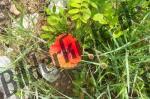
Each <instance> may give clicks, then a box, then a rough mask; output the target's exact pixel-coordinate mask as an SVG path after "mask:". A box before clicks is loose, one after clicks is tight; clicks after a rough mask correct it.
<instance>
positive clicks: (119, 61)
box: [0, 0, 150, 99]
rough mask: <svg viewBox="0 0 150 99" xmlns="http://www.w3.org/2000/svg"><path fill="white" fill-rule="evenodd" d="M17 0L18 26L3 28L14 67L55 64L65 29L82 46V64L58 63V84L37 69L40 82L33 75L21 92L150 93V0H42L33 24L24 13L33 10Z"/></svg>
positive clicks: (125, 97) (129, 97) (45, 98)
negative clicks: (53, 56)
mask: <svg viewBox="0 0 150 99" xmlns="http://www.w3.org/2000/svg"><path fill="white" fill-rule="evenodd" d="M17 1H19V0H17ZM17 1H15V0H14V1H13V3H14V4H16V5H17V8H18V9H19V11H20V12H21V14H20V15H19V16H17V17H14V16H13V15H9V17H10V20H12V22H11V24H14V23H13V21H15V22H16V23H15V26H12V25H7V27H6V28H3V32H2V33H0V48H1V49H0V51H1V50H2V51H3V54H2V55H7V56H9V57H10V58H11V59H12V64H13V66H14V68H16V67H18V66H24V67H25V68H26V69H27V68H33V69H32V70H33V73H36V72H35V71H36V68H37V67H38V65H39V64H40V63H42V64H44V65H46V66H47V68H51V67H53V66H54V64H52V60H51V59H50V53H49V50H50V49H49V48H50V46H51V45H52V44H53V43H54V42H55V40H56V38H57V37H58V36H59V35H62V34H70V35H72V36H73V37H75V38H76V39H77V40H78V42H79V43H80V46H81V47H82V55H81V56H82V60H81V61H80V63H78V64H77V67H75V68H72V69H64V68H57V69H58V70H59V74H60V77H59V78H58V80H57V81H55V82H53V83H50V82H48V81H46V80H45V79H44V78H42V77H40V76H39V75H40V74H35V76H36V77H37V78H38V79H37V80H36V81H32V79H29V84H28V85H26V83H25V86H24V87H25V88H19V90H18V91H17V93H16V95H17V96H18V97H19V99H22V98H23V99H24V98H25V97H27V98H29V99H34V98H35V99H50V98H52V99H55V98H56V99H59V98H60V99H61V98H65V99H66V98H67V99H68V98H69V99H134V98H135V99H136V98H137V99H149V98H150V29H149V27H150V1H149V0H66V1H64V2H61V4H62V5H63V6H58V5H57V4H56V3H57V2H59V0H58V1H57V0H45V1H44V2H42V3H41V2H40V4H39V5H37V6H40V7H39V8H38V9H40V10H38V11H37V12H38V15H39V16H40V17H39V18H38V19H37V21H38V22H37V23H36V24H34V18H31V19H32V22H31V23H32V25H31V26H29V27H27V28H26V27H25V26H24V16H26V15H27V14H29V13H33V12H28V10H29V11H30V10H31V9H28V10H27V8H26V6H24V5H23V4H22V3H19V4H17ZM31 1H32V0H31ZM34 2H36V1H34ZM49 4H50V5H52V6H51V7H49V6H47V5H49ZM41 8H42V11H41ZM33 9H35V8H33ZM35 12H36V11H35ZM35 17H36V16H35ZM16 24H17V25H16ZM29 25H30V24H29ZM8 48H12V49H13V52H9V51H6V49H8ZM62 67H63V66H62ZM18 71H19V70H17V69H16V72H18ZM28 76H30V74H28ZM16 78H17V75H16V76H15V78H14V79H15V80H16ZM29 78H30V77H29ZM20 79H21V78H20ZM16 81H17V82H18V83H19V80H16Z"/></svg>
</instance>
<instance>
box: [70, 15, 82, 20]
mask: <svg viewBox="0 0 150 99" xmlns="http://www.w3.org/2000/svg"><path fill="white" fill-rule="evenodd" d="M79 18H80V15H79V14H76V15H74V16H72V20H77V19H79Z"/></svg>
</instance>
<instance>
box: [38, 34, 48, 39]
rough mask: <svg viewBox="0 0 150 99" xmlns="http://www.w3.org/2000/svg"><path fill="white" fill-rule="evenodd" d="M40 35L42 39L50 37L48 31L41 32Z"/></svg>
mask: <svg viewBox="0 0 150 99" xmlns="http://www.w3.org/2000/svg"><path fill="white" fill-rule="evenodd" d="M40 37H41V38H42V39H48V38H50V34H49V33H46V34H41V35H40Z"/></svg>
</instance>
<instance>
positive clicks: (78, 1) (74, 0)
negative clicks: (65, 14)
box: [70, 0, 82, 3]
mask: <svg viewBox="0 0 150 99" xmlns="http://www.w3.org/2000/svg"><path fill="white" fill-rule="evenodd" d="M70 2H71V3H81V2H82V0H71V1H70Z"/></svg>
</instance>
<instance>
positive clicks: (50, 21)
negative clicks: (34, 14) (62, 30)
mask: <svg viewBox="0 0 150 99" xmlns="http://www.w3.org/2000/svg"><path fill="white" fill-rule="evenodd" d="M59 21H60V18H59V17H56V16H49V17H48V18H47V22H48V24H49V25H56V24H58V22H59Z"/></svg>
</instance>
